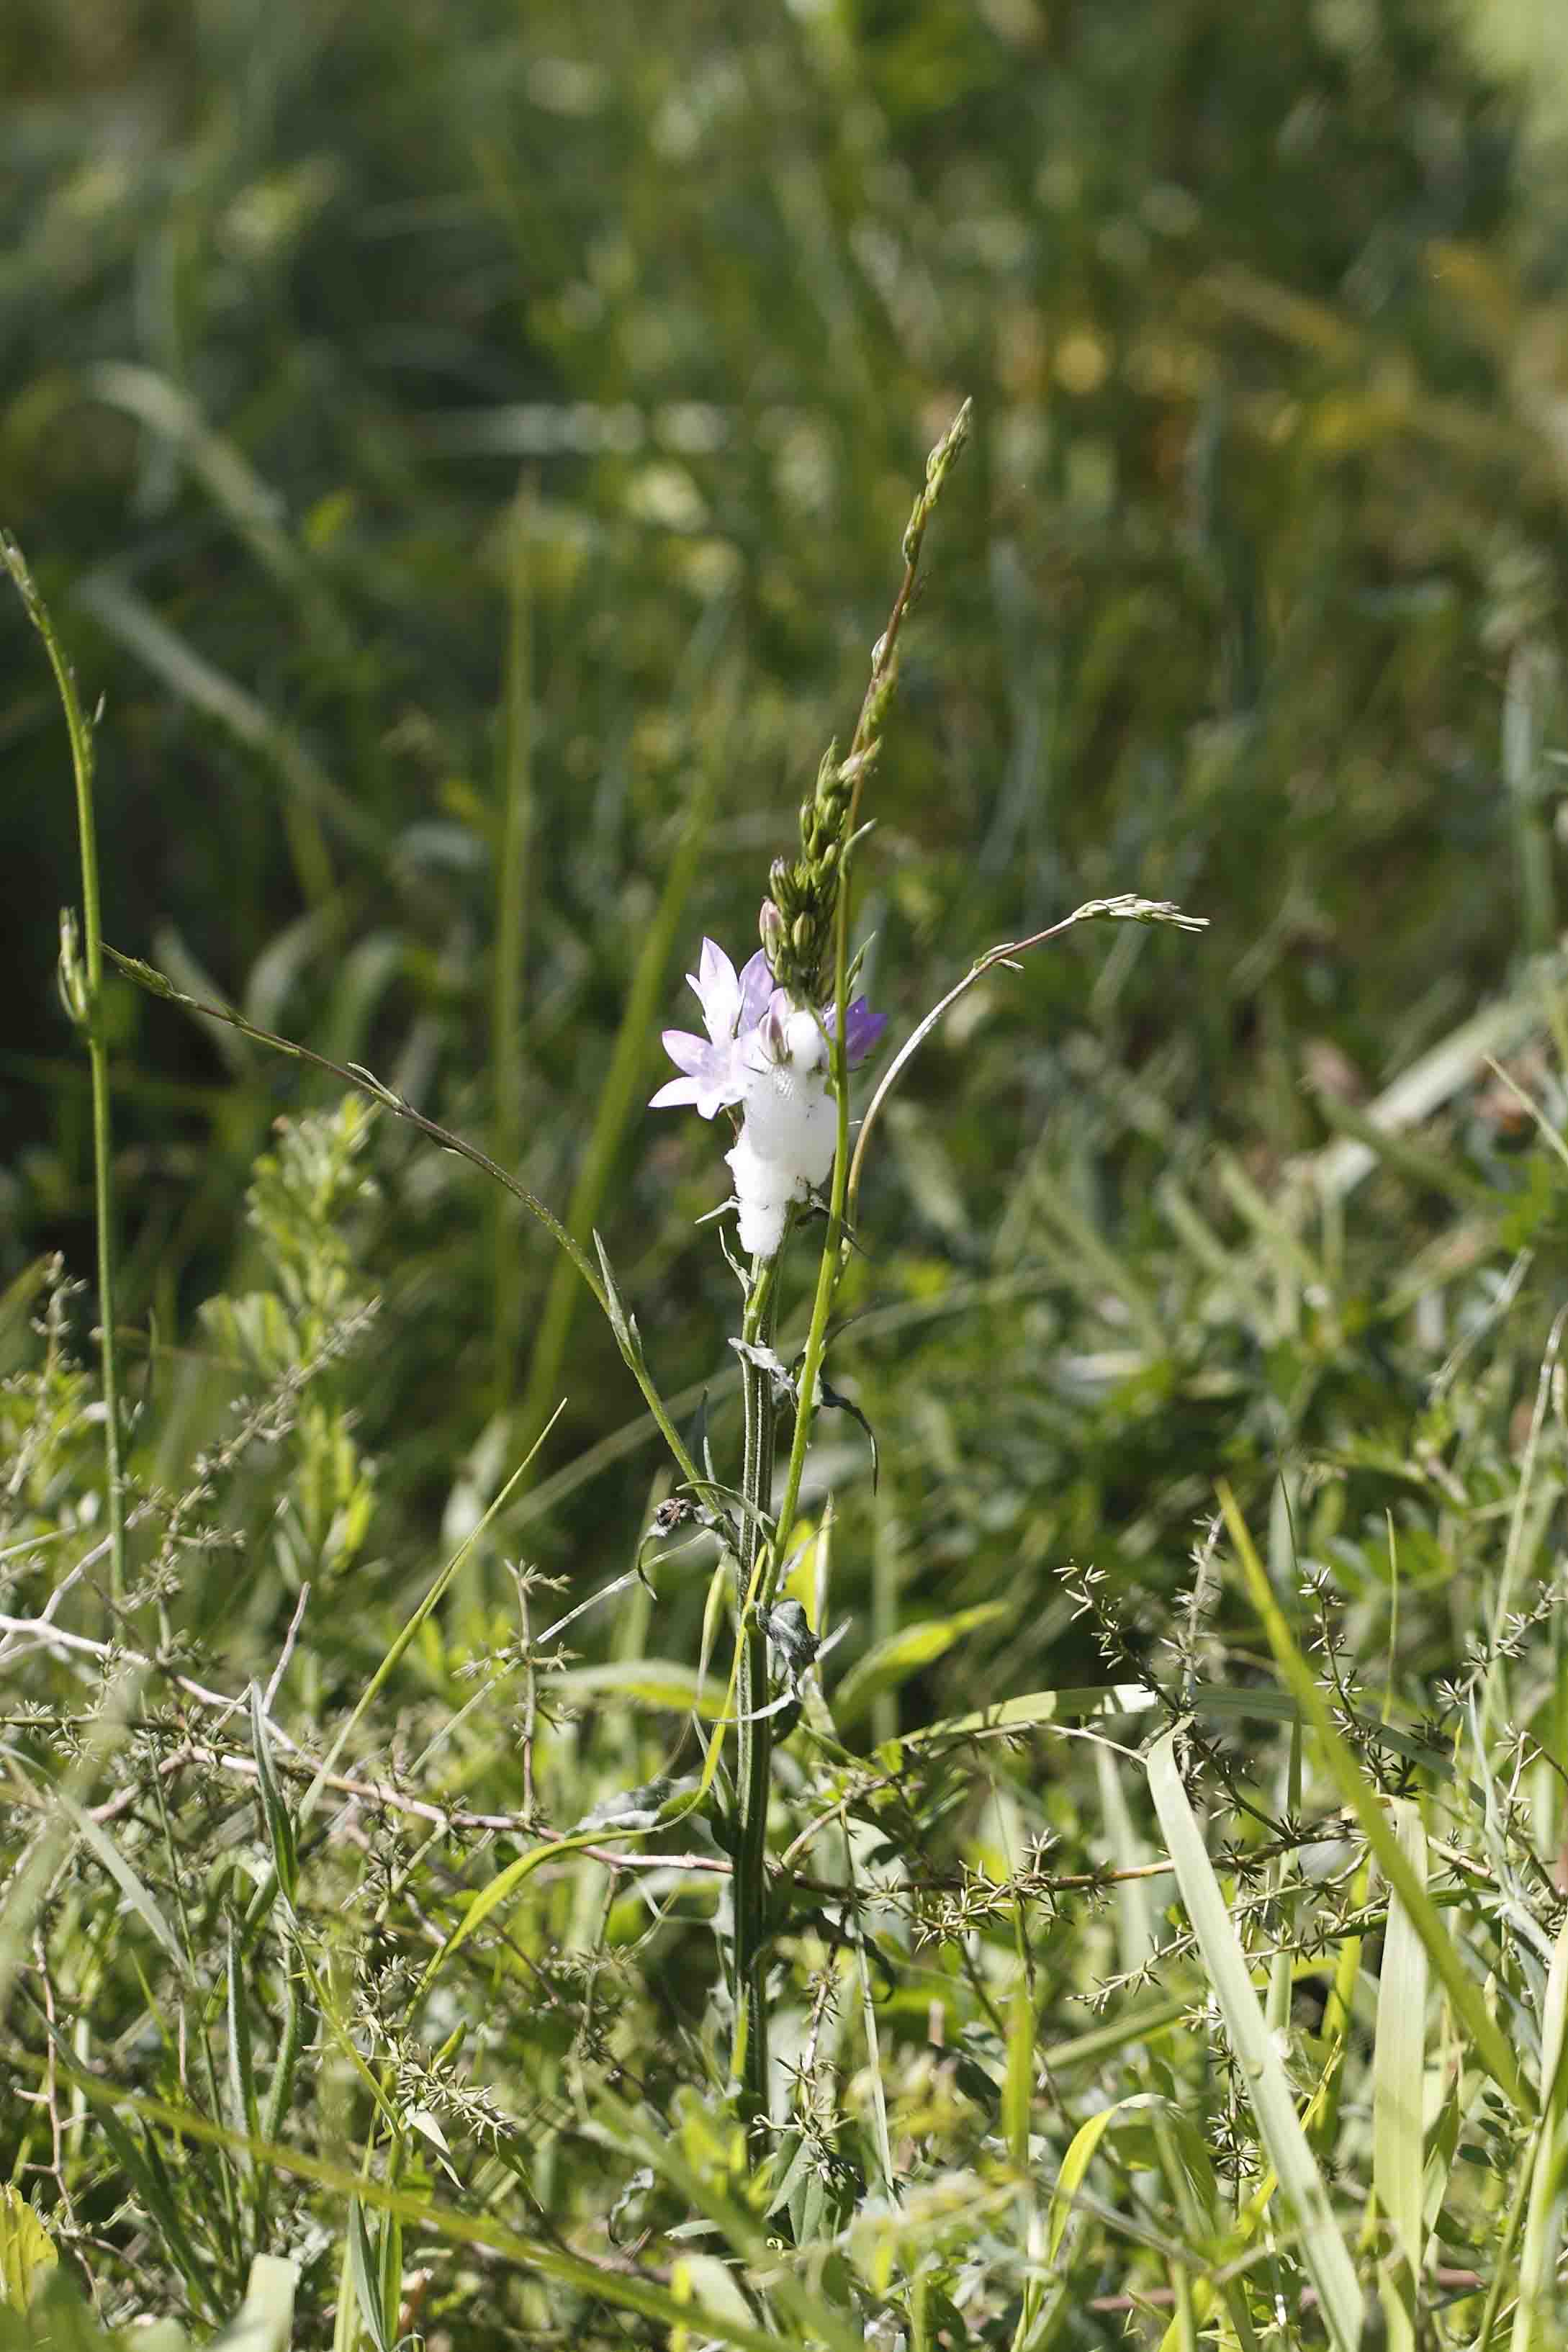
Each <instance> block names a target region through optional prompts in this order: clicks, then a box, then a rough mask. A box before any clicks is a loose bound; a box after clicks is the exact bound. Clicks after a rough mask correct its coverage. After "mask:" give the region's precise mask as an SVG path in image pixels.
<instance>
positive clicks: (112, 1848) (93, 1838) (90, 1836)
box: [55, 1789, 191, 1984]
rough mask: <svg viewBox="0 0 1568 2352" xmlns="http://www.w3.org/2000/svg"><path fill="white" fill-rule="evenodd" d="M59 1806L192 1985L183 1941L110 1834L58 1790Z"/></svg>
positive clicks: (72, 1798) (56, 1796) (90, 1851)
mask: <svg viewBox="0 0 1568 2352" xmlns="http://www.w3.org/2000/svg"><path fill="white" fill-rule="evenodd" d="M55 1802H56V1803H57V1804H58V1807H59V1809H60V1811H62V1812H63V1813H64V1814H65V1816H66V1818H67V1819H68V1822H70V1825H71V1827H72V1829H73V1830H74V1831H75V1832H76V1833H77V1835H78V1837H79V1838H80V1840H81V1842H82V1843H83V1845H85V1846H86V1847H87V1848H88V1850H89V1853H91V1854H92V1855H93V1856H94V1858H95V1860H97V1861H98V1862H100V1863H101V1864H102V1865H103V1867H104V1869H105V1870H106V1871H107V1872H108V1873H109V1875H110V1878H112V1879H113V1881H114V1883H115V1885H116V1886H118V1887H119V1889H120V1891H121V1895H124V1897H125V1900H126V1901H127V1903H129V1904H130V1906H131V1908H132V1911H134V1912H135V1914H136V1916H137V1917H138V1918H139V1919H140V1920H141V1921H142V1923H143V1925H144V1926H145V1927H149V1928H150V1929H151V1930H152V1932H153V1935H154V1936H155V1937H157V1940H158V1942H159V1943H160V1944H161V1945H162V1946H163V1949H164V1951H165V1952H166V1953H167V1954H168V1956H169V1958H170V1959H171V1960H172V1961H173V1962H174V1966H175V1968H176V1969H178V1970H179V1972H180V1974H181V1976H182V1977H183V1978H184V1980H185V1982H186V1983H187V1984H189V1983H190V1982H191V1969H190V1965H189V1963H188V1962H187V1960H186V1958H185V1955H184V1950H183V1948H182V1947H181V1944H180V1939H179V1937H177V1936H176V1935H175V1933H174V1929H173V1927H170V1925H169V1922H168V1920H167V1919H166V1918H165V1916H164V1915H163V1911H162V1910H161V1909H160V1907H159V1906H158V1905H157V1903H156V1902H155V1901H154V1900H153V1895H152V1894H151V1892H150V1891H149V1889H148V1887H147V1886H146V1885H145V1883H144V1882H143V1880H142V1878H141V1877H139V1876H138V1874H137V1873H136V1872H135V1871H134V1870H133V1869H132V1866H131V1864H130V1863H129V1862H127V1860H126V1858H125V1856H124V1854H123V1853H121V1850H120V1848H119V1846H117V1845H116V1843H114V1840H113V1839H112V1838H111V1837H110V1834H109V1832H108V1831H107V1830H106V1829H105V1828H104V1827H103V1825H102V1824H101V1822H95V1821H94V1820H93V1818H92V1815H91V1814H90V1813H88V1812H84V1811H83V1810H82V1808H81V1807H80V1806H79V1804H78V1803H77V1801H76V1800H75V1798H74V1797H69V1796H68V1795H67V1794H66V1792H65V1790H63V1789H57V1790H56V1791H55Z"/></svg>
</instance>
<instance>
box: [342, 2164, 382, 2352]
mask: <svg viewBox="0 0 1568 2352" xmlns="http://www.w3.org/2000/svg"><path fill="white" fill-rule="evenodd" d="M349 2268H350V2271H351V2273H352V2275H353V2285H354V2301H355V2302H356V2303H357V2304H358V2305H359V2313H360V2317H361V2318H362V2319H363V2322H364V2328H365V2334H366V2335H367V2336H369V2337H370V2340H371V2342H372V2343H373V2344H374V2347H375V2352H392V2338H391V2337H390V2336H388V2334H387V2332H386V2315H385V2314H384V2311H383V2310H382V2307H381V2263H380V2259H379V2257H378V2255H377V2253H376V2250H375V2248H374V2245H373V2244H372V2242H371V2235H370V2224H369V2222H368V2221H366V2220H365V2214H364V2207H363V2205H362V2204H361V2203H360V2201H359V2199H358V2198H357V2197H356V2198H355V2199H354V2200H353V2202H352V2203H351V2205H350V2207H349Z"/></svg>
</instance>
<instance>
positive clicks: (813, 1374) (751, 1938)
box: [731, 401, 969, 2144]
mask: <svg viewBox="0 0 1568 2352" xmlns="http://www.w3.org/2000/svg"><path fill="white" fill-rule="evenodd" d="M968 418H969V403H968V402H967V401H965V403H964V404H963V408H962V409H961V410H960V411H959V413H958V415H957V416H955V417H954V419H953V421H952V425H951V426H950V427H949V429H948V431H947V433H946V434H945V435H944V436H942V440H941V441H940V442H939V443H938V444H937V446H936V448H935V449H933V450H932V452H931V457H930V459H929V461H928V463H927V467H926V480H925V487H924V488H923V489H922V490H921V495H920V496H919V498H917V499H916V500H915V505H914V511H913V513H912V514H911V515H910V522H909V527H908V529H907V530H905V533H904V541H903V556H904V575H903V578H902V580H901V581H900V584H899V593H898V594H897V596H896V597H895V598H894V600H893V609H892V612H891V613H890V614H889V619H888V625H887V627H886V628H885V629H884V630H883V632H882V635H880V637H879V639H878V640H877V646H876V650H875V652H874V653H873V655H872V656H871V676H870V679H869V681H868V685H867V688H866V693H865V698H864V700H863V701H862V703H861V705H860V715H859V717H858V719H857V720H856V724H855V736H854V740H853V741H852V742H851V744H850V746H849V753H848V757H847V760H846V761H845V762H844V771H843V772H845V773H847V772H853V775H854V783H853V786H852V789H851V793H850V802H849V814H848V819H847V824H846V825H845V829H844V835H843V853H842V855H841V856H840V858H839V861H838V882H837V905H836V907H835V909H834V918H835V919H834V974H833V982H834V985H833V1001H834V1004H835V1006H836V1008H837V1011H836V1015H835V1022H834V1034H833V1058H832V1068H833V1087H834V1094H835V1097H836V1099H837V1111H838V1138H837V1150H836V1151H835V1154H834V1160H833V1192H832V1202H831V1206H830V1209H829V1213H828V1219H827V1234H826V1239H825V1240H824V1242H823V1245H822V1257H821V1260H820V1263H819V1264H818V1266H817V1273H816V1296H815V1297H814V1299H813V1301H812V1310H811V1328H810V1330H809V1332H808V1334H807V1337H806V1343H805V1360H804V1361H803V1363H802V1366H801V1371H800V1378H799V1381H798V1382H797V1384H796V1391H795V1434H794V1438H793V1441H792V1444H791V1446H790V1457H789V1470H788V1473H787V1475H786V1479H785V1484H784V1502H783V1505H782V1507H781V1508H780V1511H779V1517H778V1524H777V1527H776V1528H774V1531H773V1538H772V1540H771V1542H770V1541H767V1540H765V1539H764V1538H763V1532H762V1520H761V1517H760V1513H761V1512H762V1511H763V1510H764V1509H765V1508H766V1507H767V1504H768V1502H769V1499H770V1498H771V1496H772V1492H773V1440H774V1427H775V1414H776V1412H777V1406H776V1403H775V1401H774V1396H773V1382H772V1380H771V1378H770V1377H769V1375H768V1374H767V1373H766V1372H764V1371H763V1370H762V1369H761V1368H760V1367H759V1366H758V1365H756V1364H754V1363H752V1362H751V1361H750V1360H747V1359H745V1358H742V1380H743V1382H744V1391H743V1393H744V1406H745V1433H746V1434H745V1470H744V1481H745V1499H746V1511H745V1525H744V1527H743V1528H742V1537H741V1559H740V1561H739V1563H738V1567H737V1574H736V1590H737V1595H738V1599H739V1604H740V1626H739V1631H738V1636H737V1638H738V1640H739V1643H740V1645H741V1646H740V1675H739V1690H740V1696H739V1702H738V1706H737V1709H736V1712H737V1713H738V1715H739V1717H740V1735H739V1758H738V1766H739V1769H738V1775H737V1785H738V1789H739V1823H738V1828H739V1835H738V1839H737V1843H736V1848H735V1876H734V1883H733V1902H734V1919H735V1930H734V1937H735V1940H734V1969H735V2038H734V2042H733V2043H732V2045H731V2079H732V2080H733V2081H734V2083H735V2084H736V2087H737V2095H738V2097H739V2101H740V2107H741V2113H742V2118H743V2119H744V2121H745V2123H746V2125H747V2126H748V2144H750V2127H751V2126H752V2125H753V2124H755V2123H756V2122H757V2121H758V2120H759V2119H763V2120H765V2118H766V2116H767V2088H768V2043H767V2032H768V2019H767V2003H766V2000H765V1997H764V1996H765V1982H764V1979H765V1974H766V1969H765V1962H764V1958H763V1945H764V1943H765V1939H766V1924H767V1921H766V1913H767V1822H768V1786H769V1776H770V1771H771V1768H772V1762H773V1724H772V1721H771V1719H769V1720H765V1721H762V1722H758V1721H756V1720H754V1719H753V1718H754V1717H756V1715H757V1714H758V1712H759V1710H760V1709H761V1708H762V1707H763V1706H765V1705H766V1704H767V1666H768V1644H767V1635H766V1633H765V1632H764V1630H763V1628H764V1626H765V1623H766V1621H767V1614H768V1612H769V1610H770V1609H771V1608H772V1606H773V1600H774V1597H775V1595H776V1593H777V1591H778V1582H779V1579H780V1577H781V1576H782V1575H783V1573H784V1563H785V1561H786V1559H787V1558H788V1552H789V1538H790V1534H791V1531H792V1529H793V1528H794V1526H795V1514H796V1511H797V1510H798V1508H799V1505H800V1487H801V1479H802V1476H803V1475H804V1473H805V1456H806V1450H807V1447H808V1446H809V1444H810V1443H811V1428H812V1423H813V1421H814V1420H815V1418H816V1392H817V1377H818V1374H819V1373H820V1371H821V1370H822V1360H823V1356H824V1354H825V1353H826V1347H827V1323H828V1317H829V1314H830V1312H831V1310H832V1306H833V1295H834V1292H835V1291H836V1290H837V1286H838V1277H839V1275H840V1273H841V1272H842V1269H843V1264H844V1235H845V1230H846V1228H845V1215H844V1202H845V1192H846V1187H847V1183H848V1177H849V1070H848V1057H847V1043H846V1030H847V1020H846V1006H847V997H848V992H849V991H848V971H849V889H848V866H849V854H850V848H851V845H852V844H853V841H854V836H855V824H856V819H857V816H858V811H859V805H860V793H861V787H862V785H863V783H864V782H865V778H866V773H867V771H868V768H869V766H870V764H871V761H872V759H873V758H874V757H875V754H876V749H877V744H878V742H879V739H880V735H881V730H882V725H883V721H884V719H885V717H886V714H887V709H888V704H889V698H890V697H891V694H892V690H893V685H894V681H895V678H896V675H897V662H898V646H899V635H900V630H901V629H902V627H903V624H904V620H905V617H906V615H907V614H908V612H909V610H910V604H911V603H912V601H913V598H914V593H915V583H916V581H917V578H918V576H919V572H920V561H921V546H922V544H923V541H924V539H925V530H926V525H927V523H928V522H929V520H930V519H931V509H932V508H933V507H934V505H935V503H936V500H937V498H938V496H939V495H940V493H941V489H942V482H943V480H944V479H945V478H946V474H947V470H948V468H949V467H950V466H951V465H952V460H953V458H954V457H956V456H957V454H958V452H959V450H960V449H961V448H962V447H963V441H964V436H965V434H966V432H967V429H968ZM781 1254H782V1253H781ZM777 1266H778V1258H777V1257H774V1258H773V1259H772V1260H770V1261H767V1262H766V1263H763V1262H759V1263H758V1264H757V1265H755V1266H753V1269H752V1287H751V1292H750V1295H749V1297H748V1298H747V1302H746V1315H745V1322H744V1336H745V1338H746V1339H748V1340H750V1341H751V1342H752V1344H753V1345H756V1346H761V1347H765V1346H767V1345H768V1343H769V1341H770V1340H771V1338H772V1334H773V1316H774V1311H775V1305H776V1301H775V1297H774V1276H775V1274H776V1270H777Z"/></svg>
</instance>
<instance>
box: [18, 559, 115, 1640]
mask: <svg viewBox="0 0 1568 2352" xmlns="http://www.w3.org/2000/svg"><path fill="white" fill-rule="evenodd" d="M0 558H3V559H4V561H5V569H6V570H7V571H8V572H9V573H10V574H11V577H12V579H13V580H14V581H15V582H16V587H17V590H18V592H19V593H20V595H21V598H22V602H23V604H25V605H26V609H27V617H28V619H29V620H30V621H31V622H32V624H33V626H34V627H35V628H36V629H37V632H38V635H40V636H41V637H42V638H43V641H44V646H45V648H46V650H47V654H48V656H49V662H50V666H51V667H52V668H53V670H54V673H55V684H56V686H57V687H58V689H59V698H60V704H61V708H62V709H63V710H64V712H65V721H66V732H67V734H68V736H69V738H70V749H71V767H72V769H73V771H74V772H75V776H76V816H77V839H78V844H79V848H80V852H81V916H82V919H81V940H82V948H83V950H84V952H85V956H86V964H85V969H84V967H83V966H82V964H81V963H80V962H79V959H78V955H77V945H76V936H75V929H76V927H75V918H74V917H73V916H69V915H62V917H61V919H60V989H61V993H62V995H63V996H64V998H65V1001H66V1005H67V1009H68V1011H69V1013H70V1014H71V1017H72V1019H73V1020H74V1021H75V1022H76V1024H77V1025H78V1027H79V1028H80V1029H81V1030H82V1031H83V1033H84V1034H85V1035H86V1038H87V1051H88V1060H89V1065H90V1068H91V1073H92V1205H93V1221H94V1223H95V1224H96V1226H97V1229H98V1315H99V1344H100V1351H101V1361H102V1370H103V1448H104V1467H105V1474H106V1476H107V1480H108V1486H109V1495H108V1503H109V1581H110V1594H111V1596H112V1598H113V1599H114V1600H115V1601H121V1600H122V1599H123V1598H124V1594H125V1482H124V1471H123V1465H122V1462H121V1426H120V1344H119V1339H118V1338H117V1335H116V1331H115V1320H114V1165H113V1131H112V1128H111V1125H110V1099H109V1047H108V1044H107V1042H106V1040H105V1037H104V1034H103V908H102V901H101V898H100V894H99V887H98V829H97V824H96V822H95V818H94V811H93V793H92V787H93V765H94V762H93V746H92V729H91V726H90V725H89V721H88V719H87V718H86V717H85V715H84V713H83V711H82V707H81V701H80V698H79V695H78V693H77V685H76V677H75V673H74V672H73V670H72V668H71V666H70V664H69V662H68V660H67V659H66V656H65V651H64V648H63V647H62V646H61V644H60V641H59V639H58V636H57V635H56V634H55V627H54V624H53V622H52V621H51V619H50V618H49V612H48V607H47V605H46V604H45V603H44V600H43V597H42V596H41V595H40V594H39V593H38V589H37V583H36V582H35V581H34V578H33V575H32V573H31V572H30V571H29V570H28V568H27V565H26V560H25V559H24V557H23V554H22V551H21V549H20V548H19V547H18V546H17V544H16V541H15V540H14V539H12V538H11V537H10V535H9V533H7V532H0Z"/></svg>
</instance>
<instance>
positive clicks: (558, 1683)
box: [550, 1658, 724, 1721]
mask: <svg viewBox="0 0 1568 2352" xmlns="http://www.w3.org/2000/svg"><path fill="white" fill-rule="evenodd" d="M550 1688H551V1692H552V1695H553V1696H558V1697H560V1698H563V1699H566V1700H569V1701H570V1702H572V1703H573V1704H574V1705H582V1704H584V1703H586V1702H592V1701H593V1700H595V1699H603V1698H613V1699H620V1700H622V1701H624V1702H626V1704H628V1705H632V1706H653V1707H662V1708H664V1709H666V1710H667V1711H668V1712H669V1713H671V1714H675V1715H689V1714H690V1713H691V1712H692V1710H693V1709H694V1708H695V1710H696V1711H697V1713H698V1714H699V1715H701V1716H704V1717H707V1718H708V1720H709V1721H712V1720H713V1718H714V1717H717V1716H720V1715H721V1714H722V1713H723V1711H724V1693H723V1691H722V1689H721V1686H720V1685H718V1684H717V1683H713V1682H710V1681H709V1680H708V1678H707V1676H706V1675H696V1674H693V1672H692V1670H691V1668H690V1667H689V1666H683V1665H680V1664H678V1663H677V1662H676V1661H674V1660H673V1659H669V1658H611V1659H606V1660H605V1663H604V1664H602V1665H597V1666H569V1667H568V1668H567V1670H566V1672H565V1673H564V1674H563V1675H556V1676H555V1678H554V1679H553V1680H552V1683H551V1685H550Z"/></svg>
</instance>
